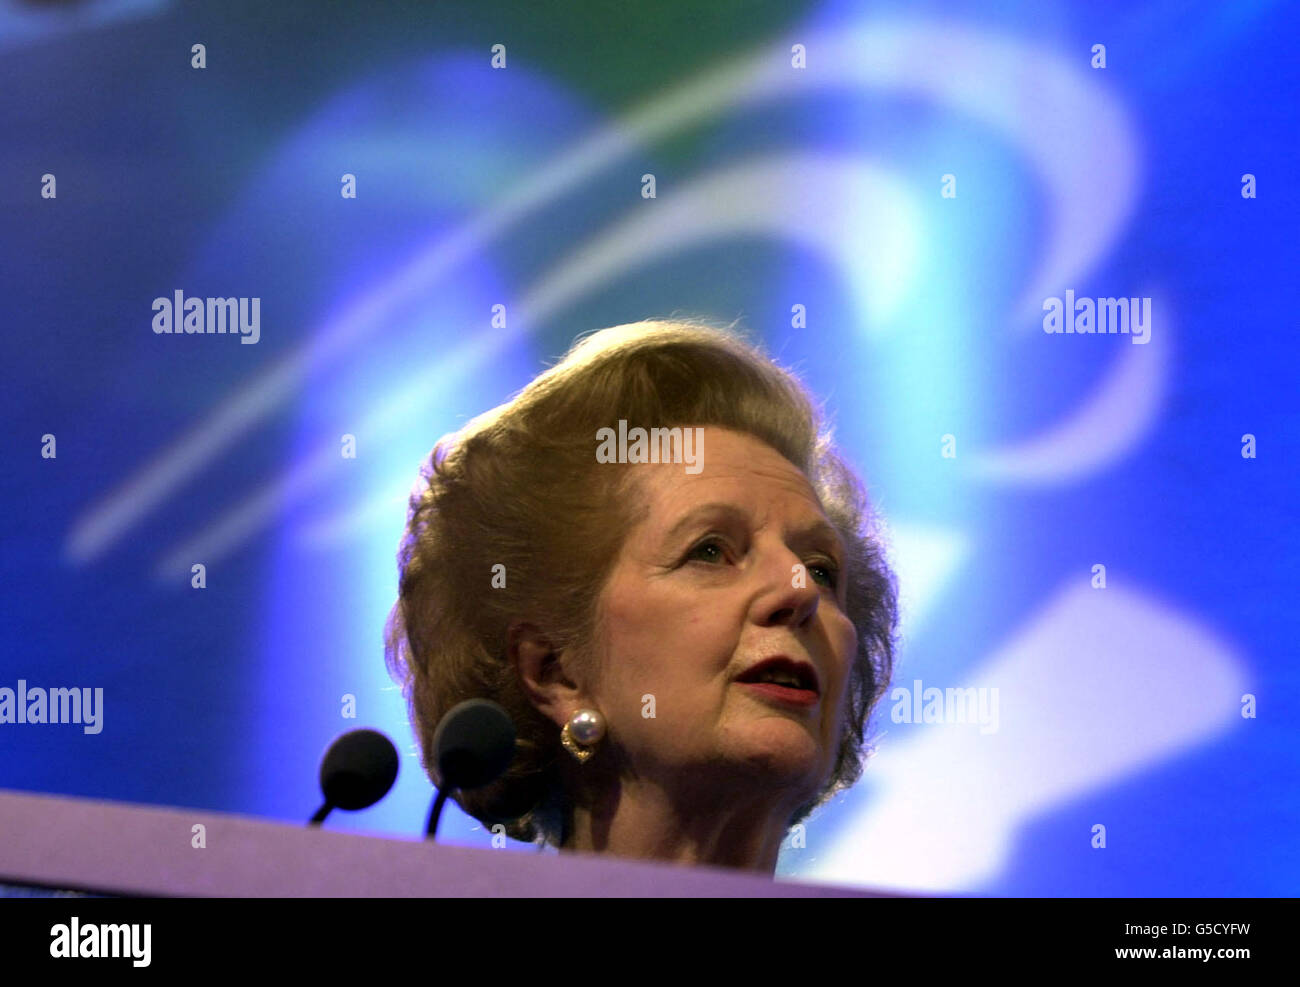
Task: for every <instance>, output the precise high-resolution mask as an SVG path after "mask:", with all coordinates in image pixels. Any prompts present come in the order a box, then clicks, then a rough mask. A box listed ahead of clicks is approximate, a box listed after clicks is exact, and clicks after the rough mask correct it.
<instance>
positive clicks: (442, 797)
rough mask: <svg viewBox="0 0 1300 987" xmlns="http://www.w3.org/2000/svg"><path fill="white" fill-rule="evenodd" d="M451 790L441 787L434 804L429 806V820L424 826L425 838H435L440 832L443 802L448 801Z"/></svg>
mask: <svg viewBox="0 0 1300 987" xmlns="http://www.w3.org/2000/svg"><path fill="white" fill-rule="evenodd" d="M450 792H451V789H450V788H441V789H439V790H438V796H437V798H435V799H434V800H433V805H432V806H430V807H429V822H428V824H427V825H426V826H425V827H424V837H425V839H429V840H431V839H433V838H434V836H435V834H436V833H437V832H438V817H439V816H441V815H442V807H443V804H444V803H445V802H446V801H447V795H448V794H449V793H450Z"/></svg>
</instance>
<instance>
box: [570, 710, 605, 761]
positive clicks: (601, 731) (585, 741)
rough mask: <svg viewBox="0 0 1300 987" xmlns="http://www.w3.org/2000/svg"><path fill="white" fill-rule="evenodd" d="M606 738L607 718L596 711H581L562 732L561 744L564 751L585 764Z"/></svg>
mask: <svg viewBox="0 0 1300 987" xmlns="http://www.w3.org/2000/svg"><path fill="white" fill-rule="evenodd" d="M603 736H605V718H604V717H603V716H601V715H600V714H599V713H598V712H596V710H594V709H580V710H578V711H577V712H576V713H574V714H573V715H572V716H571V717H569V722H568V723H566V724H564V729H563V730H561V731H560V743H562V744H563V745H564V749H565V750H566V751H568V752H569V753H570V754H572V755H573V756H574V757H576V758H577V759H578V763H579V764H585V763H586V761H587V758H589V757H591V755H592V754H594V753H596V744H598V743H599V742H600V738H601V737H603Z"/></svg>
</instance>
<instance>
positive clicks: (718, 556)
mask: <svg viewBox="0 0 1300 987" xmlns="http://www.w3.org/2000/svg"><path fill="white" fill-rule="evenodd" d="M710 549H711V550H712V554H711V555H710V557H708V558H706V559H705V560H704V561H707V562H720V561H722V559H723V558H724V557H725V555H726V552H725V551H724V548H723V544H722V540H721V539H719V538H708V539H706V540H705V541H702V542H700V543H699V544H698V545H696V546H695V547H694V548H692V549H691V550H690V552H688V553H687V555H686V557H687V559H697V558H700V557H701V555H702V554H703V553H705V552H706V551H707V550H710Z"/></svg>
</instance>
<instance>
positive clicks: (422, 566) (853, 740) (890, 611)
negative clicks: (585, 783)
mask: <svg viewBox="0 0 1300 987" xmlns="http://www.w3.org/2000/svg"><path fill="white" fill-rule="evenodd" d="M733 329H734V325H733V326H728V327H725V328H719V327H714V326H711V325H708V324H706V323H704V322H702V321H699V320H689V321H645V322H637V323H632V324H629V325H622V326H616V327H614V328H611V329H604V330H601V331H599V332H596V333H593V334H591V335H589V336H586V337H585V338H581V339H579V340H578V341H577V342H575V344H574V345H573V347H572V348H571V349H570V350H569V352H568V353H567V354H566V355H565V357H564V358H563V359H562V360H561V361H560V362H559V363H558V364H557V365H555V366H553V367H551V368H550V369H549V370H547V371H545V372H544V373H542V374H540V375H539V376H538V377H536V378H535V379H534V380H533V381H532V382H531V383H530V384H529V385H528V386H527V387H525V388H524V389H523V390H522V391H521V392H520V393H519V394H518V395H516V396H515V397H514V398H513V399H512V400H510V401H508V402H506V403H505V404H503V405H501V406H499V407H497V408H494V409H493V410H492V411H489V412H487V413H486V414H483V415H480V416H479V417H477V418H475V419H473V420H472V421H471V422H469V424H467V425H466V426H465V427H464V428H463V429H461V430H460V431H459V432H456V433H452V434H450V435H446V436H444V437H443V438H442V439H440V440H439V441H438V443H437V444H436V445H435V446H434V449H433V451H432V452H431V453H430V454H429V457H428V459H427V460H426V461H425V463H424V464H423V465H422V467H421V470H420V478H419V480H418V481H417V483H416V485H415V488H414V489H413V490H412V492H411V497H410V503H409V510H408V512H407V523H406V530H405V533H404V535H403V537H402V541H401V545H400V547H399V549H398V553H397V564H398V596H397V601H396V602H395V604H394V605H393V608H392V611H391V613H390V614H389V617H388V622H387V625H386V628H385V645H386V649H385V650H386V655H385V657H386V661H387V665H388V669H389V672H390V674H391V675H392V676H393V678H394V679H395V680H396V681H398V682H399V683H400V684H401V685H402V692H403V695H404V697H405V698H406V701H407V705H408V710H409V713H410V717H411V723H412V726H413V728H414V730H415V733H416V736H417V738H418V740H419V743H420V747H421V750H422V752H423V763H424V768H425V771H426V772H428V773H429V774H430V777H431V778H432V777H433V767H434V765H433V763H432V760H433V756H434V755H433V750H432V739H433V733H434V730H435V729H436V728H437V726H438V722H439V720H441V718H442V717H443V715H444V714H445V713H446V712H447V711H448V710H450V709H451V708H452V707H453V706H455V705H456V704H457V703H459V702H461V701H463V700H465V699H471V698H479V697H481V698H486V699H491V700H493V701H494V702H497V703H499V704H500V705H501V706H503V707H504V708H505V710H506V711H507V712H508V713H509V714H510V716H511V717H512V718H513V719H514V721H515V725H516V729H517V736H518V739H517V742H516V753H515V758H514V761H513V763H512V764H511V766H510V768H509V770H508V771H507V773H506V774H505V775H504V776H503V777H502V778H500V779H498V780H497V781H496V782H494V783H493V784H491V785H489V786H487V787H484V788H481V789H476V790H472V791H466V792H458V793H456V794H455V795H454V798H455V800H456V802H457V803H459V805H460V806H461V808H463V809H464V810H465V812H467V813H468V814H469V815H471V816H473V817H475V818H476V819H478V820H479V821H480V822H483V823H484V824H485V825H489V826H490V825H494V824H497V823H502V824H504V826H505V831H506V833H507V834H508V835H509V836H511V837H512V838H514V839H517V840H525V841H541V842H545V843H549V844H551V845H555V846H558V845H560V842H561V840H562V838H563V833H564V831H565V826H566V823H567V819H568V813H569V812H570V811H571V804H570V801H569V795H570V793H566V792H565V791H564V790H563V785H562V781H561V775H560V771H559V766H558V763H557V759H558V758H560V757H567V756H568V755H567V754H565V753H563V751H562V748H561V746H560V738H559V734H560V731H559V728H558V727H557V726H556V724H555V723H553V722H552V721H551V720H550V719H548V718H547V717H546V716H544V715H543V714H542V713H540V712H539V711H538V710H537V709H536V708H535V707H534V706H533V705H532V703H531V702H530V701H529V699H528V698H527V697H526V695H525V693H524V691H523V689H522V687H521V684H520V682H519V680H518V677H517V675H516V673H515V671H514V668H513V666H512V664H511V662H510V660H509V657H508V655H507V646H508V643H507V636H508V632H509V628H510V625H511V624H512V623H514V622H517V621H520V620H526V621H530V622H532V623H534V624H536V625H537V626H538V627H539V628H543V629H544V630H545V633H546V636H547V637H548V638H549V639H550V641H551V642H552V643H553V644H554V646H555V647H556V648H557V650H564V649H566V648H570V649H572V652H573V654H574V656H575V658H576V659H577V661H578V662H579V663H580V666H585V667H586V669H587V670H589V671H590V670H591V664H590V663H591V662H592V660H593V659H592V657H591V650H590V647H591V642H592V641H594V640H595V634H596V632H597V627H598V615H597V613H596V612H595V611H596V606H595V601H597V600H598V599H599V598H600V591H601V588H602V587H603V585H604V583H605V581H606V578H607V577H608V575H609V573H610V571H611V569H612V567H613V565H614V562H615V560H616V558H617V556H618V551H619V548H620V546H621V545H622V542H623V538H624V536H625V534H626V533H627V532H628V531H629V530H630V529H631V527H632V525H633V523H634V522H635V520H636V519H637V518H638V517H640V516H643V513H644V512H643V508H642V506H641V504H640V501H639V497H638V491H637V490H636V488H635V485H633V484H631V483H630V482H629V481H630V478H631V474H630V473H629V470H628V468H627V466H625V465H619V464H602V463H598V462H597V460H596V455H595V448H596V432H597V430H598V429H600V428H603V427H607V426H613V425H616V424H617V422H618V420H619V419H625V420H626V421H627V422H628V423H629V425H642V426H645V427H649V426H651V425H653V426H655V427H663V428H673V427H678V426H683V427H685V426H709V425H712V426H718V427H722V428H727V429H730V430H732V431H736V432H741V433H745V434H748V435H751V436H753V437H754V438H757V439H759V440H761V441H763V442H765V443H767V444H768V445H769V446H771V447H772V448H773V449H775V450H776V451H777V452H779V453H781V455H783V456H784V457H785V458H786V459H787V460H789V461H790V462H791V463H792V464H793V465H794V466H796V467H797V468H799V469H800V470H801V471H802V472H803V473H804V475H805V476H807V477H808V479H809V481H810V483H811V484H812V486H813V489H814V491H815V492H816V494H817V496H818V498H819V499H820V501H821V504H822V509H823V510H824V511H825V513H826V516H827V518H828V519H829V520H830V521H831V523H832V524H833V525H835V527H836V529H837V530H838V531H839V533H840V536H841V537H842V538H843V540H844V544H845V547H846V550H847V553H846V558H845V560H844V562H845V566H844V578H845V580H846V581H847V607H846V613H847V616H848V617H849V619H850V620H851V621H852V622H853V625H854V626H855V628H856V629H857V632H858V647H857V652H856V654H855V655H854V656H853V658H852V663H851V668H850V673H849V681H848V697H847V702H848V716H847V729H846V730H845V731H844V734H843V737H842V741H841V744H840V748H839V751H838V753H837V756H836V758H835V762H834V767H833V770H832V772H831V774H830V777H829V779H828V780H827V782H826V784H825V785H824V786H823V788H822V789H821V791H819V792H818V793H817V795H816V796H815V797H814V798H813V799H812V800H810V801H809V802H807V803H806V804H804V805H803V806H801V807H800V808H799V810H798V811H797V812H796V814H795V815H794V816H793V817H792V818H791V820H790V825H794V824H795V823H797V822H799V821H800V820H802V819H803V818H805V817H806V816H807V815H808V814H809V813H810V812H811V811H812V810H813V809H815V808H816V807H817V806H819V805H821V804H822V803H824V802H825V801H826V800H827V799H828V798H830V796H831V795H833V794H834V793H835V792H837V791H840V790H842V789H844V788H847V787H849V786H850V785H852V784H853V783H854V782H855V781H857V780H858V778H859V776H860V775H861V773H862V767H863V763H864V761H865V759H866V757H867V756H868V755H869V754H870V746H869V744H868V742H867V739H866V729H867V722H868V719H869V717H870V715H871V713H872V711H873V709H874V708H875V706H876V704H877V702H878V701H879V699H880V697H881V696H882V695H883V694H884V692H885V690H886V688H887V687H888V685H889V679H890V676H891V674H892V671H893V662H894V648H895V632H896V627H897V593H896V587H895V580H894V576H893V573H892V572H891V571H890V568H889V566H888V563H887V561H886V558H885V554H884V550H883V547H882V545H881V543H880V536H879V532H878V528H877V524H876V521H875V519H874V516H873V514H872V512H871V510H870V508H869V505H868V503H867V499H866V495H865V493H864V491H863V489H862V486H861V484H860V482H859V481H858V479H857V478H856V476H855V475H854V473H853V471H852V470H851V469H850V468H849V467H848V466H847V465H846V463H845V462H844V461H843V460H842V459H841V458H840V456H839V455H838V453H837V452H836V451H835V448H834V445H833V441H832V437H831V433H830V431H829V429H824V428H823V425H822V419H821V414H820V412H819V410H818V409H817V408H816V407H815V405H814V404H813V402H812V401H811V400H810V398H809V396H808V394H807V392H806V391H805V389H804V387H803V385H802V384H801V383H800V382H799V380H798V379H797V378H796V377H795V376H794V375H793V374H792V373H791V372H789V371H787V370H785V369H783V368H781V367H779V366H778V365H777V364H775V363H774V362H772V361H771V360H770V359H769V358H768V357H767V356H766V355H765V354H764V353H763V352H762V351H761V350H760V349H759V348H757V347H756V346H754V345H752V344H750V343H748V342H747V341H745V340H744V339H742V338H739V337H738V336H736V335H734V334H733V331H732V330H733ZM498 566H504V569H500V568H496V567H498ZM494 573H498V574H504V577H505V578H504V581H503V582H502V583H501V585H500V586H499V588H493V587H494V583H493V575H494ZM499 582H500V581H499Z"/></svg>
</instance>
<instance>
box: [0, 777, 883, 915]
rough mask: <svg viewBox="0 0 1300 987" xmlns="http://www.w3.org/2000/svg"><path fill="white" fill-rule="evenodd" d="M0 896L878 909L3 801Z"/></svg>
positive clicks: (169, 816)
mask: <svg viewBox="0 0 1300 987" xmlns="http://www.w3.org/2000/svg"><path fill="white" fill-rule="evenodd" d="M200 827H201V828H200ZM0 884H13V885H24V886H29V887H40V888H55V889H66V890H77V891H83V892H89V893H93V894H103V895H140V896H149V897H185V896H203V897H222V898H227V897H237V898H244V897H249V898H260V897H276V898H283V897H290V898H294V897H296V898H302V897H306V898H329V897H349V898H351V897H358V898H363V897H382V898H398V897H434V898H444V897H446V898H458V897H471V898H481V897H547V898H550V897H596V898H626V897H633V898H644V897H658V898H662V897H711V898H738V897H743V898H753V897H780V898H791V897H798V898H805V897H884V895H879V894H876V893H872V892H868V891H860V890H854V889H850V888H842V887H835V886H830V885H827V886H822V885H816V884H796V883H794V882H790V881H782V880H771V879H768V878H764V877H762V876H759V875H754V874H746V873H743V872H740V871H730V870H723V869H718V868H712V867H684V866H678V865H667V864H657V863H650V862H641V861H634V860H624V859H621V858H617V857H609V856H604V855H598V854H583V853H564V854H558V855H543V854H535V853H512V852H510V851H504V850H483V849H476V848H470V847H455V846H438V845H434V844H431V843H428V842H425V841H417V840H400V839H391V838H383V837H376V836H360V835H357V834H354V833H338V832H331V831H330V830H328V829H320V828H317V827H314V826H306V825H301V826H291V825H287V824H285V823H276V822H267V821H265V820H260V819H253V818H249V817H247V816H236V815H228V814H225V813H216V812H199V811H191V810H188V809H172V808H159V807H156V806H141V805H131V804H128V803H124V802H107V801H97V800H90V799H77V798H67V797H64V796H58V795H36V794H31V793H27V792H16V791H7V790H3V789H0Z"/></svg>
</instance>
